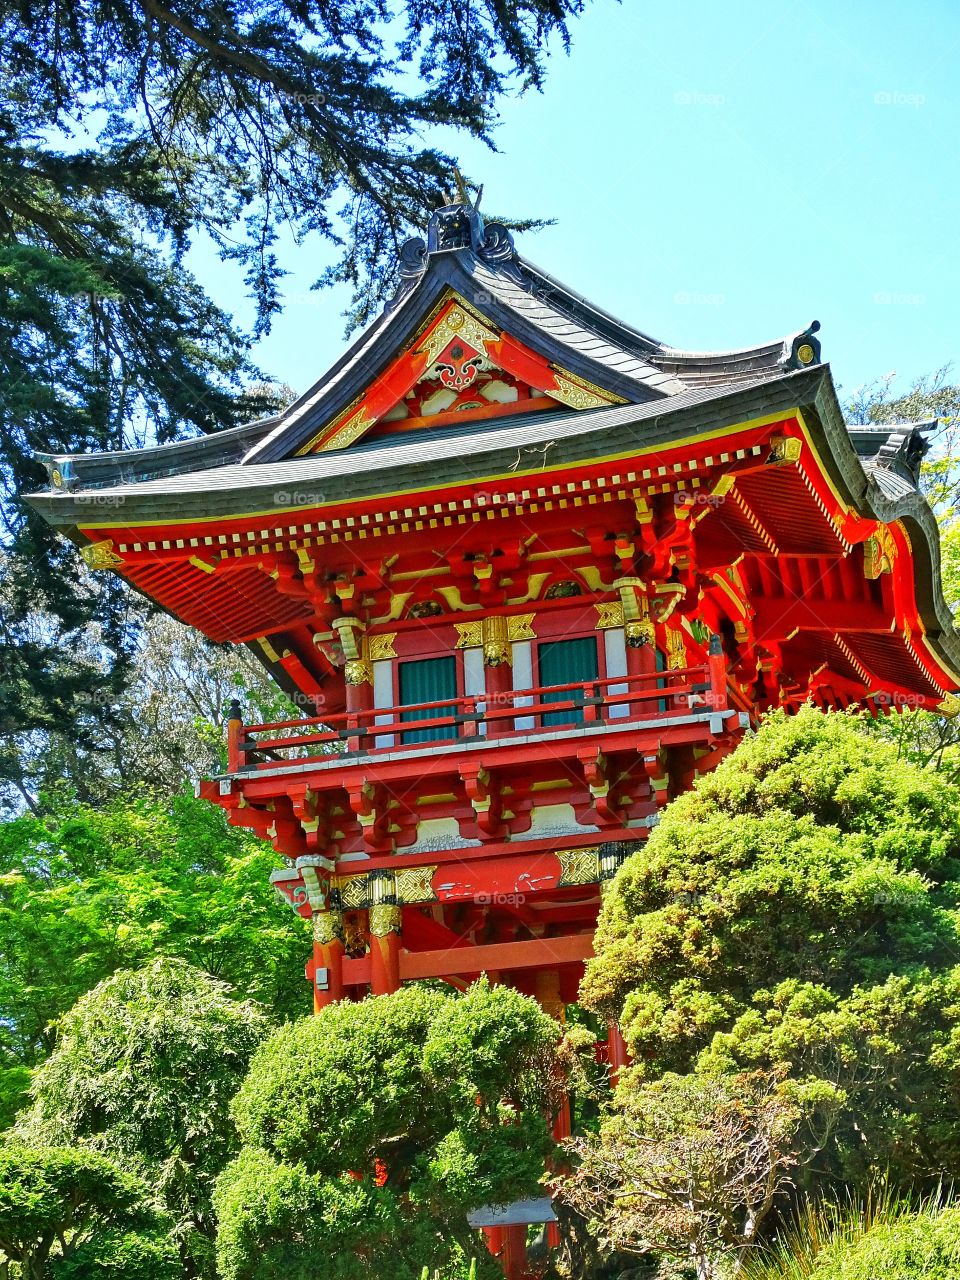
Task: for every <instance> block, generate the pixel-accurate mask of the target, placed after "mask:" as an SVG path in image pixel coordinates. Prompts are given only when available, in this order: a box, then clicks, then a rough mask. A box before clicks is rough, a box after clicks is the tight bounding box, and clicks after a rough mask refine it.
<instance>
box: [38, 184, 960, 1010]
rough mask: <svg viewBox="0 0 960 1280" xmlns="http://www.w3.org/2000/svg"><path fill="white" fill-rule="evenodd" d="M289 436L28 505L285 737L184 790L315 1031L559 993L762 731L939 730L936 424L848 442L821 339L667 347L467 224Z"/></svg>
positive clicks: (264, 432) (453, 218)
mask: <svg viewBox="0 0 960 1280" xmlns="http://www.w3.org/2000/svg"><path fill="white" fill-rule="evenodd" d="M398 276H399V289H398V291H397V294H396V296H395V297H394V298H393V300H392V301H391V302H390V303H389V305H388V306H387V307H386V309H385V311H384V313H383V315H382V316H381V317H380V318H379V319H378V320H377V321H376V322H375V323H373V324H372V325H371V326H370V327H369V328H368V329H367V330H366V331H365V332H364V333H363V334H362V335H361V336H360V337H359V338H358V339H357V341H356V342H355V343H354V344H353V346H352V347H350V349H349V350H348V351H346V353H345V354H344V355H343V356H342V357H341V358H340V359H339V360H338V361H337V362H336V364H334V366H333V367H332V368H331V369H330V370H329V372H327V373H326V374H325V375H324V376H323V377H322V378H321V379H320V380H319V381H318V382H317V383H316V384H315V385H314V386H312V387H311V389H310V390H309V391H308V392H307V393H306V394H305V395H303V396H301V397H300V399H299V400H297V401H296V402H295V403H294V404H293V405H291V406H290V408H289V409H287V410H286V411H285V412H284V413H282V414H281V415H280V416H278V417H275V418H270V419H267V420H264V421H261V422H257V423H254V424H251V425H248V426H244V427H241V428H238V429H236V430H233V431H227V432H223V433H221V434H218V435H214V436H210V437H207V438H203V439H196V440H189V441H185V442H182V443H177V444H172V445H167V446H164V447H162V448H155V449H146V450H140V451H136V452H130V453H124V454H112V455H96V456H86V457H71V458H51V459H49V468H50V478H51V479H50V490H49V492H46V493H43V494H36V495H33V496H32V497H31V499H30V501H31V502H32V503H33V505H34V506H35V507H36V508H37V509H38V510H40V511H41V512H42V513H43V515H44V516H45V517H46V518H47V519H48V520H49V521H50V522H51V523H52V524H54V525H55V526H56V527H57V528H59V529H61V530H62V531H63V532H64V533H65V534H66V535H67V536H69V537H71V538H73V539H74V540H75V541H76V542H77V543H78V544H79V545H80V546H81V548H82V550H83V554H84V556H85V558H86V560H87V563H88V564H89V565H90V566H91V567H92V568H94V569H98V570H106V571H110V572H112V573H115V574H118V575H119V576H121V577H122V578H123V579H125V580H126V581H127V582H129V583H130V585H131V586H132V587H133V588H135V589H136V590H138V591H140V592H142V593H143V594H145V595H146V596H148V597H149V598H150V599H152V600H153V601H155V602H156V603H157V604H159V605H160V606H162V607H163V608H164V609H166V610H168V611H169V612H170V613H172V614H173V615H174V616H175V617H177V618H179V619H181V620H182V621H183V622H185V623H187V624H188V625H190V626H192V627H195V628H197V629H198V630H199V631H201V632H203V633H204V634H205V635H206V636H208V637H209V638H210V639H211V640H214V641H218V642H229V643H232V644H244V645H247V646H249V647H250V648H251V649H252V651H253V652H254V653H255V654H256V655H257V657H258V658H259V659H260V660H261V661H262V662H263V663H264V664H265V666H266V667H267V668H268V669H269V671H270V672H271V674H272V675H273V677H274V678H275V679H276V681H277V683H278V684H279V685H280V686H281V687H282V688H283V689H285V690H286V691H287V693H289V694H290V695H291V697H292V698H294V699H295V701H296V703H297V704H298V706H299V707H300V709H301V711H302V715H301V716H300V717H298V718H297V719H296V720H291V721H287V722H283V723H279V724H274V725H249V724H244V723H243V720H244V715H243V710H242V708H237V710H236V713H235V718H234V721H233V723H232V724H231V732H230V759H229V768H228V771H227V772H226V773H225V774H224V775H223V776H222V777H219V778H215V779H211V780H207V781H205V782H204V783H203V784H202V791H203V794H205V795H206V796H208V797H209V798H210V799H211V800H213V801H214V802H216V803H217V804H220V805H222V806H223V807H224V809H226V810H227V812H228V813H229V815H230V820H231V821H232V822H235V823H238V824H240V825H243V826H247V827H250V828H251V829H253V830H254V831H256V832H258V833H259V834H260V835H261V836H262V837H263V838H264V839H268V840H270V841H272V842H273V844H274V845H275V847H276V848H277V850H278V851H279V852H280V853H281V854H282V855H283V857H284V859H285V869H282V870H279V871H278V872H277V873H276V877H275V880H276V885H277V888H278V890H279V891H280V892H281V893H282V894H283V895H284V896H285V897H286V898H287V899H288V900H289V901H290V902H291V903H292V904H293V906H294V907H295V908H296V909H297V910H300V911H301V912H302V913H303V914H304V915H307V916H312V917H313V920H314V927H315V939H316V944H317V946H316V952H315V956H314V960H313V962H312V968H311V971H310V972H311V977H312V979H313V981H314V985H315V989H316V992H317V1001H318V1004H324V1003H326V1002H327V1001H328V1000H330V999H335V998H339V997H341V996H343V995H344V994H349V993H350V992H351V991H359V990H363V989H366V987H367V986H372V988H373V989H374V990H375V991H387V990H392V989H394V988H395V987H396V985H397V983H398V982H400V981H402V980H404V979H409V978H417V977H427V976H435V977H443V978H446V979H447V980H449V981H454V982H461V981H466V980H468V979H469V978H470V977H471V976H473V975H475V974H477V973H479V972H482V971H487V972H496V973H498V974H500V975H501V976H502V977H504V979H505V980H510V981H512V982H514V983H515V984H516V985H518V986H520V987H521V988H524V989H529V990H531V991H535V992H536V993H537V994H539V995H540V996H541V998H542V999H543V1000H544V1001H546V1002H548V1003H550V1002H551V1001H552V1002H553V1003H554V1004H555V1005H557V1006H559V1005H562V1003H563V1002H564V1001H568V1000H570V999H573V998H574V995H575V991H576V985H577V981H578V978H579V974H580V972H581V966H582V962H583V959H584V957H585V956H587V955H588V954H589V952H590V946H591V938H592V930H593V925H594V922H595V918H596V912H597V908H598V904H599V894H600V891H601V886H602V883H603V881H604V879H605V878H607V877H609V876H610V875H612V874H613V872H614V871H615V870H616V867H617V866H618V865H619V863H620V861H621V860H622V859H623V858H624V857H625V856H626V855H627V854H628V853H629V851H630V849H632V848H634V847H635V846H636V843H637V842H638V841H641V840H643V839H644V838H645V837H646V835H647V833H648V832H649V830H650V827H651V826H652V824H653V823H655V821H656V818H657V812H658V809H659V808H660V807H661V806H662V805H663V804H664V803H666V801H667V800H668V799H669V797H670V796H671V795H674V794H676V793H677V792H679V791H681V790H683V789H684V788H686V787H688V786H690V785H691V783H692V782H693V780H694V778H695V777H696V775H697V773H699V772H702V771H704V770H708V769H710V768H712V767H713V766H714V764H715V763H716V762H717V761H718V760H719V759H720V758H721V757H722V756H723V755H724V754H725V753H726V752H728V751H729V750H731V749H732V747H733V746H734V745H735V743H736V741H737V740H738V737H739V736H740V735H741V734H742V733H743V732H744V730H745V729H746V728H747V727H748V726H749V725H750V724H751V722H753V721H755V719H756V717H757V716H758V715H759V714H761V713H762V712H763V711H764V710H765V709H767V708H770V707H774V706H786V707H791V706H793V707H795V706H797V705H799V704H800V703H802V702H803V701H805V700H807V699H812V700H813V701H815V702H816V703H817V704H819V705H820V706H821V707H823V708H824V709H835V708H845V707H848V706H851V705H855V706H859V707H861V708H863V709H864V710H865V711H868V712H870V713H872V714H877V713H880V712H887V711H889V710H890V709H891V708H893V709H897V708H901V707H926V708H931V709H933V708H937V707H940V708H942V709H943V710H944V712H950V711H952V710H954V709H955V708H956V707H957V706H958V705H960V704H958V703H957V701H956V699H955V698H954V696H953V695H954V692H955V690H956V688H957V683H958V674H957V672H958V668H960V648H958V645H957V642H956V639H955V637H954V632H953V628H952V623H951V618H950V615H949V611H948V610H947V608H946V606H945V604H944V601H943V598H942V593H941V589H940V584H939V569H938V557H939V542H938V536H937V530H936V525H935V522H934V519H933V516H932V514H931V512H930V510H929V507H928V506H927V504H926V502H925V501H924V499H923V498H922V496H921V495H920V494H919V492H918V468H919V464H920V459H921V457H922V455H923V452H924V448H925V445H924V429H925V425H924V424H914V425H909V424H908V425H905V426H901V427H895V428H883V429H879V428H862V429H861V428H851V429H848V428H847V427H846V426H845V424H844V421H843V417H842V414H841V410H840V407H839V405H838V402H837V398H836V394H835V391H834V387H833V384H832V381H831V376H830V372H829V369H828V367H827V366H826V365H825V364H823V363H822V362H821V352H820V343H819V340H818V337H817V332H818V329H819V326H818V325H817V324H816V323H814V324H812V325H810V326H809V328H807V329H804V330H802V331H800V332H796V333H794V334H791V335H790V336H788V337H787V338H782V337H780V338H777V339H776V340H775V341H773V342H767V343H764V344H762V345H760V346H756V347H751V348H749V349H746V350H740V351H730V352H720V353H709V354H704V353H695V352H690V351H683V350H678V349H676V348H673V347H669V346H666V345H665V344H663V343H661V342H658V341H656V340H654V339H652V338H650V337H648V336H646V335H645V334H644V333H642V332H639V331H638V330H636V329H633V328H631V327H630V326H628V325H626V324H623V323H622V322H620V321H618V320H616V319H614V318H613V317H611V316H609V315H607V314H606V313H604V312H603V311H601V310H599V309H598V308H597V307H594V306H592V305H590V304H589V303H587V302H586V301H585V300H584V299H583V298H582V297H580V296H579V295H578V294H576V293H575V292H573V291H571V290H570V289H568V288H566V287H565V286H563V285H561V284H559V283H558V282H557V281H555V280H553V279H551V278H550V277H549V276H547V275H545V274H544V273H543V272H541V271H539V270H538V269H536V268H534V267H533V266H531V265H530V264H529V263H527V262H525V261H524V260H523V259H522V258H521V257H520V256H519V255H518V253H517V251H516V249H515V247H514V244H513V241H512V238H511V236H510V234H509V233H508V231H507V230H506V229H505V228H504V227H503V226H501V225H498V224H495V223H494V224H487V225H484V223H483V221H482V219H481V216H480V214H479V213H478V212H477V210H476V209H475V208H473V207H471V206H470V205H469V204H465V203H461V204H454V205H451V206H449V207H447V208H444V209H441V210H439V211H438V212H437V213H436V215H435V216H434V217H433V218H432V220H431V222H430V226H429V229H428V232H427V238H426V240H420V239H417V240H413V241H410V242H408V243H407V244H406V245H405V246H404V248H403V250H402V253H401V255H400V261H399V264H398Z"/></svg>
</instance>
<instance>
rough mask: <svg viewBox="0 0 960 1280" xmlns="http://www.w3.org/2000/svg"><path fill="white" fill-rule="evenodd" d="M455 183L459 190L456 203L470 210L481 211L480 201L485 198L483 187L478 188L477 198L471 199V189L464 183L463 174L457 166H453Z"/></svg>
mask: <svg viewBox="0 0 960 1280" xmlns="http://www.w3.org/2000/svg"><path fill="white" fill-rule="evenodd" d="M453 181H454V185H455V187H456V189H457V199H456V201H455V203H457V204H463V205H466V206H467V208H468V209H479V208H480V201H481V199H482V197H483V187H482V186H481V187H477V198H476V199H475V200H472V199H471V198H470V188H469V187H468V186H467V184H466V182H465V181H464V177H463V174H462V173H461V172H460V169H459V167H458V166H457V165H454V166H453Z"/></svg>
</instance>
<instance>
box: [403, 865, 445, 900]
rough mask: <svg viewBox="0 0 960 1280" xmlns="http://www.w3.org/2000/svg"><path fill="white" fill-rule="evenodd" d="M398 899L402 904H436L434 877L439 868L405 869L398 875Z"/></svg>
mask: <svg viewBox="0 0 960 1280" xmlns="http://www.w3.org/2000/svg"><path fill="white" fill-rule="evenodd" d="M396 874H397V898H398V900H399V901H400V902H404V903H408V902H409V903H413V902H436V901H437V895H436V893H435V892H434V888H433V877H434V876H435V875H436V874H437V867H436V866H432V867H403V868H402V869H401V870H399V871H398V872H397V873H396Z"/></svg>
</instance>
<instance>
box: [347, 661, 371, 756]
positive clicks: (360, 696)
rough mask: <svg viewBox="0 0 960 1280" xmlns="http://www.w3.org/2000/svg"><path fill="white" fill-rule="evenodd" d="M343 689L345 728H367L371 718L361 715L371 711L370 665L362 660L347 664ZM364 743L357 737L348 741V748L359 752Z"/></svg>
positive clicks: (363, 740)
mask: <svg viewBox="0 0 960 1280" xmlns="http://www.w3.org/2000/svg"><path fill="white" fill-rule="evenodd" d="M345 687H346V711H347V717H348V718H347V728H348V729H359V728H367V727H369V725H370V722H371V717H370V716H369V715H363V714H362V713H363V712H368V711H372V710H373V672H372V671H371V668H370V663H369V662H366V661H364V660H359V661H356V662H348V663H347V669H346V679H345ZM366 741H367V740H366V739H365V738H363V737H361V736H359V735H358V736H357V737H356V738H353V737H351V738H350V739H348V746H349V748H350V750H351V751H359V750H360V748H361V747H362V746H363V745H364V743H365V742H366ZM368 745H369V743H368Z"/></svg>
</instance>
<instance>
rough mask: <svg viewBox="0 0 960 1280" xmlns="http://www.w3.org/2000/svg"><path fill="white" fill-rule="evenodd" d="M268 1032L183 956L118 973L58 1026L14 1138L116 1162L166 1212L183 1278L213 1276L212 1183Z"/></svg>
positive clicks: (251, 1011) (228, 1151) (250, 1010)
mask: <svg viewBox="0 0 960 1280" xmlns="http://www.w3.org/2000/svg"><path fill="white" fill-rule="evenodd" d="M268 1027H269V1023H268V1020H267V1018H266V1015H265V1014H264V1012H263V1011H262V1010H261V1009H260V1007H259V1006H257V1005H255V1004H253V1003H252V1002H250V1001H239V1000H235V999H233V998H231V996H230V994H229V992H228V989H227V987H226V986H225V984H223V983H220V982H216V981H215V980H214V979H212V978H210V977H209V976H208V975H207V974H205V973H202V972H201V971H200V970H198V969H195V968H193V967H192V966H190V965H188V964H186V963H185V962H183V961H182V960H167V959H164V960H156V961H154V962H153V963H151V964H150V965H148V966H147V967H146V968H144V969H140V970H137V971H129V970H126V971H122V972H119V973H116V974H114V975H113V976H112V977H110V978H107V979H105V980H104V981H103V982H101V983H100V984H99V985H98V986H97V987H95V988H94V989H93V990H92V991H91V992H89V993H88V994H87V995H85V996H83V997H82V998H81V999H80V1000H79V1001H78V1002H77V1004H76V1005H75V1006H74V1008H73V1009H72V1010H71V1011H70V1012H69V1013H68V1014H67V1015H66V1016H65V1017H64V1018H63V1020H62V1023H61V1028H60V1036H59V1040H58V1043H57V1047H56V1049H55V1050H54V1051H53V1053H52V1054H51V1055H50V1057H49V1058H48V1059H47V1061H46V1062H45V1063H44V1064H43V1065H42V1066H41V1067H40V1068H39V1070H38V1071H37V1072H36V1074H35V1076H34V1081H33V1086H32V1094H33V1106H32V1107H31V1109H30V1110H29V1111H28V1112H26V1113H24V1114H23V1116H22V1117H21V1118H20V1120H19V1122H18V1125H17V1132H18V1133H19V1134H20V1135H21V1136H22V1137H23V1138H24V1139H25V1140H27V1141H31V1142H34V1143H39V1142H47V1143H51V1144H59V1145H66V1144H75V1145H76V1146H78V1147H80V1148H89V1149H91V1150H94V1151H99V1152H102V1153H105V1154H107V1155H110V1156H112V1157H113V1158H116V1159H118V1160H121V1161H122V1162H123V1164H124V1166H125V1167H126V1168H129V1169H132V1170H134V1171H135V1172H136V1173H138V1174H139V1175H141V1176H142V1177H143V1179H144V1180H145V1181H146V1182H147V1183H148V1184H149V1185H150V1187H151V1188H152V1190H153V1191H154V1193H155V1194H156V1196H157V1197H158V1199H159V1200H160V1201H161V1203H162V1204H163V1205H164V1206H165V1207H166V1209H167V1210H168V1212H169V1213H170V1215H171V1217H172V1219H173V1230H172V1238H173V1239H174V1240H175V1241H176V1242H177V1245H178V1248H179V1251H180V1256H181V1261H182V1263H183V1266H184V1269H185V1271H186V1274H187V1276H204V1275H206V1276H211V1275H213V1270H214V1269H213V1235H214V1223H213V1214H212V1210H211V1205H210V1196H211V1192H212V1189H213V1181H214V1179H215V1177H216V1176H217V1174H218V1173H219V1172H220V1170H221V1169H222V1168H223V1167H224V1165H225V1164H226V1163H227V1161H228V1160H229V1159H230V1157H231V1156H232V1155H233V1154H234V1152H235V1151H236V1148H237V1142H236V1136H235V1133H234V1130H233V1126H232V1125H231V1123H230V1115H229V1105H230V1101H231V1099H232V1097H233V1095H234V1094H235V1092H236V1090H237V1088H238V1087H239V1084H240V1082H241V1080H242V1079H243V1077H244V1075H245V1074H246V1070H247V1065H248V1063H249V1061H250V1057H251V1054H252V1053H253V1051H254V1049H255V1047H256V1046H257V1044H258V1043H259V1042H260V1041H261V1040H262V1039H263V1037H264V1035H265V1034H266V1033H267V1030H268Z"/></svg>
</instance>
